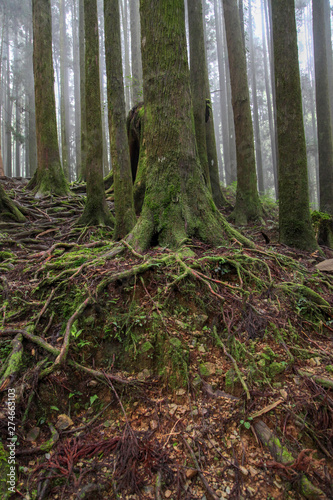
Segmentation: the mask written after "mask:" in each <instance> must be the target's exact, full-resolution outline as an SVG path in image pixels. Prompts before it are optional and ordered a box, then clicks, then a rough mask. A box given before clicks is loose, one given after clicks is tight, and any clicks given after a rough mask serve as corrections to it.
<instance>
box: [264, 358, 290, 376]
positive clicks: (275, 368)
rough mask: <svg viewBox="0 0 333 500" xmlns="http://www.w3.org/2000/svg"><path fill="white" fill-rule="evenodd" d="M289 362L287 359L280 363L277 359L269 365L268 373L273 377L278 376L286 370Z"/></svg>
mask: <svg viewBox="0 0 333 500" xmlns="http://www.w3.org/2000/svg"><path fill="white" fill-rule="evenodd" d="M286 366H287V363H286V362H285V361H281V362H280V363H277V362H276V361H275V362H274V363H271V364H270V365H269V367H268V373H269V375H270V377H271V378H274V377H276V375H279V374H280V373H282V372H284V371H285V369H286Z"/></svg>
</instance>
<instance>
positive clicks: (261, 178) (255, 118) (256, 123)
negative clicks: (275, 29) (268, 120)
mask: <svg viewBox="0 0 333 500" xmlns="http://www.w3.org/2000/svg"><path fill="white" fill-rule="evenodd" d="M249 38H250V74H251V80H252V82H251V83H252V102H253V125H254V128H253V131H254V143H255V150H256V163H257V176H258V189H259V193H260V194H264V192H265V185H264V172H263V165H262V154H261V138H260V125H259V110H258V97H257V76H256V65H255V49H254V41H253V17H252V0H249Z"/></svg>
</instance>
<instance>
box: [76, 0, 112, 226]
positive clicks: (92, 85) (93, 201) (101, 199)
mask: <svg viewBox="0 0 333 500" xmlns="http://www.w3.org/2000/svg"><path fill="white" fill-rule="evenodd" d="M84 31H85V79H86V85H85V90H86V93H85V97H86V113H87V141H86V148H87V149H86V152H87V157H86V167H87V171H86V175H87V202H86V205H85V208H84V211H83V214H82V215H81V217H80V219H79V224H85V225H111V224H112V223H113V217H112V216H111V213H110V211H109V209H108V207H107V204H106V200H105V191H104V183H103V138H102V117H101V116H102V115H101V97H100V85H99V50H98V43H99V42H98V20H97V3H96V0H84Z"/></svg>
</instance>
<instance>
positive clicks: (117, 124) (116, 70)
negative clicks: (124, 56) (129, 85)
mask: <svg viewBox="0 0 333 500" xmlns="http://www.w3.org/2000/svg"><path fill="white" fill-rule="evenodd" d="M104 22H105V56H106V58H105V61H106V71H107V90H108V110H109V131H110V145H111V158H112V170H113V181H114V203H115V213H116V218H115V219H116V220H115V229H114V234H113V237H114V239H120V238H124V237H125V236H126V235H127V234H128V233H129V232H130V231H131V229H133V227H134V225H135V223H136V217H135V212H134V203H133V189H132V175H131V167H130V157H129V149H128V141H127V134H126V118H125V98H124V82H123V68H122V60H121V40H120V13H119V3H118V0H104Z"/></svg>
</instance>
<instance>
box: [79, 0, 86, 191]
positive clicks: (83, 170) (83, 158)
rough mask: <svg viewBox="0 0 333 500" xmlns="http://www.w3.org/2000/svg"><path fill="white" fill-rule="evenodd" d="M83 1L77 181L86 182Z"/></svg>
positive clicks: (80, 32)
mask: <svg viewBox="0 0 333 500" xmlns="http://www.w3.org/2000/svg"><path fill="white" fill-rule="evenodd" d="M83 2H84V0H79V47H80V50H79V53H80V112H81V162H80V165H79V180H80V181H84V182H85V181H86V180H87V158H86V156H87V155H86V141H87V113H86V71H85V55H84V53H85V41H84V5H83Z"/></svg>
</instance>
